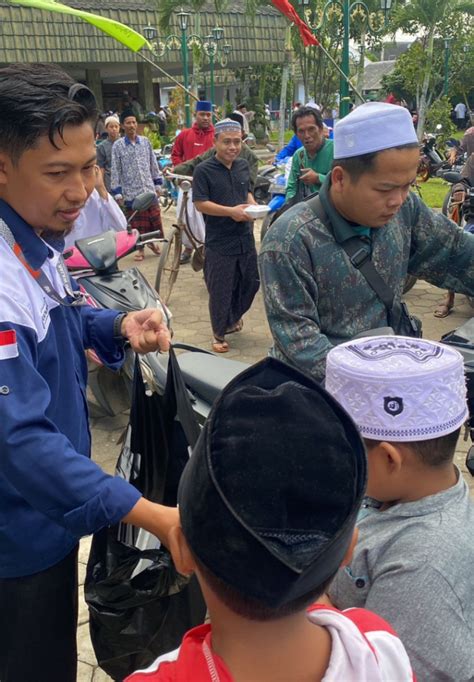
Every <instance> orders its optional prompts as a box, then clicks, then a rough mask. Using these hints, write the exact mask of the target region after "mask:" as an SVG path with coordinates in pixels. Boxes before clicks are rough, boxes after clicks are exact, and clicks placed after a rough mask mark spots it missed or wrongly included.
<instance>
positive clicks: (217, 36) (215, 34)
mask: <svg viewBox="0 0 474 682" xmlns="http://www.w3.org/2000/svg"><path fill="white" fill-rule="evenodd" d="M223 37H224V29H223V28H220V27H219V26H215V27H214V28H213V29H212V30H211V33H210V34H209V35H208V36H206V38H205V39H204V40H205V42H204V45H203V47H204V51H205V52H206V54H207V56H208V57H209V70H210V72H211V104H212V105H213V106H214V104H215V101H216V100H215V92H214V65H215V57H216V54H217V50H218V47H219V41H220V40H222V38H223ZM226 44H227V45H228V43H226Z"/></svg>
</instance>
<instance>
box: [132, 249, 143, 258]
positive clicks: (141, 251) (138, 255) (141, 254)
mask: <svg viewBox="0 0 474 682" xmlns="http://www.w3.org/2000/svg"><path fill="white" fill-rule="evenodd" d="M133 260H136V261H142V260H145V254H144V253H143V249H140V251H137V252H136V254H135V255H134V256H133Z"/></svg>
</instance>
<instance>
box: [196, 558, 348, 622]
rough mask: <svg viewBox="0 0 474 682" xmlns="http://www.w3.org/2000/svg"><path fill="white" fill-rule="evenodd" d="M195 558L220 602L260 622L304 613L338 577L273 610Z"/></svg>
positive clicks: (329, 579) (248, 618)
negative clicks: (218, 575) (233, 585)
mask: <svg viewBox="0 0 474 682" xmlns="http://www.w3.org/2000/svg"><path fill="white" fill-rule="evenodd" d="M193 557H194V561H195V562H196V565H197V567H198V569H199V572H200V573H201V575H202V577H203V578H204V580H205V582H206V583H207V585H208V586H209V588H210V589H211V590H212V592H213V593H214V594H215V595H216V597H217V598H218V599H219V601H221V602H222V603H223V604H224V605H225V606H227V608H228V609H230V611H232V612H233V613H236V614H237V615H238V616H241V617H242V618H246V619H247V620H253V621H260V622H268V621H273V620H279V619H280V618H286V617H288V616H292V615H293V614H294V613H298V612H299V611H304V610H305V609H306V608H307V607H308V606H310V605H311V604H313V603H314V602H315V601H317V600H318V599H319V597H321V595H323V594H324V593H325V592H327V590H328V589H329V586H330V584H331V583H332V581H333V580H334V576H335V575H336V574H335V573H334V574H333V575H331V576H330V577H329V578H328V579H327V580H325V581H324V582H323V583H322V584H321V585H319V586H318V587H316V588H315V589H314V590H311V592H307V593H306V594H304V595H302V596H301V597H297V598H296V599H293V600H292V601H290V602H288V603H286V604H283V606H278V607H276V608H271V607H269V606H266V604H263V603H262V602H260V601H258V600H257V599H254V598H252V597H246V596H245V595H243V594H242V593H241V592H239V591H238V590H236V589H235V587H232V585H229V584H228V583H225V582H224V581H223V580H222V579H221V578H218V577H217V576H215V575H214V573H211V571H210V570H209V569H208V568H207V567H206V566H204V565H203V564H202V563H201V562H200V561H199V559H198V558H197V557H196V555H195V554H193Z"/></svg>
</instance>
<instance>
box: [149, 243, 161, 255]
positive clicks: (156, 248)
mask: <svg viewBox="0 0 474 682" xmlns="http://www.w3.org/2000/svg"><path fill="white" fill-rule="evenodd" d="M147 246H148V248H149V249H151V250H152V251H153V253H154V254H155V256H160V255H161V251H160V247H159V246H157V245H156V244H147Z"/></svg>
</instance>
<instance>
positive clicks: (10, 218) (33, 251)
mask: <svg viewBox="0 0 474 682" xmlns="http://www.w3.org/2000/svg"><path fill="white" fill-rule="evenodd" d="M0 218H2V219H3V220H4V221H5V222H6V224H7V225H8V227H9V228H10V230H11V231H12V234H13V237H14V239H15V241H16V242H17V244H19V246H20V248H21V250H22V252H23V255H24V256H25V258H26V260H27V261H28V264H29V265H30V266H31V267H32V268H33V270H38V269H39V268H40V267H41V266H42V265H43V263H44V261H45V260H46V258H48V257H49V258H52V256H53V255H54V252H53V250H52V249H51V248H49V246H48V245H47V244H46V242H44V241H43V240H42V239H41V237H39V236H38V235H37V234H36V232H35V230H34V228H32V227H31V225H28V223H27V222H25V221H24V220H23V218H21V216H19V215H18V213H16V211H14V210H13V209H12V207H11V206H9V204H7V203H6V202H5V201H3V200H2V199H0ZM59 242H60V240H58V244H59Z"/></svg>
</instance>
